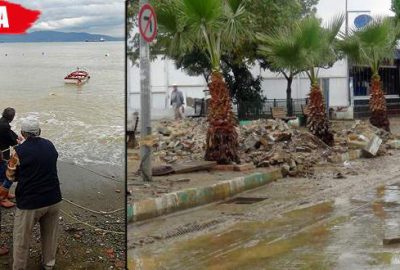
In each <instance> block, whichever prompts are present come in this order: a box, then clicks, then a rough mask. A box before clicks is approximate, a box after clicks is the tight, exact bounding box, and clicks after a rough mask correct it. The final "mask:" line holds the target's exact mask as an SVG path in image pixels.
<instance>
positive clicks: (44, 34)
mask: <svg viewBox="0 0 400 270" xmlns="http://www.w3.org/2000/svg"><path fill="white" fill-rule="evenodd" d="M123 40H125V38H123V37H112V36H107V35H98V34H89V33H84V32H59V31H34V32H31V33H27V34H23V35H0V42H1V43H19V42H85V41H86V42H99V41H123Z"/></svg>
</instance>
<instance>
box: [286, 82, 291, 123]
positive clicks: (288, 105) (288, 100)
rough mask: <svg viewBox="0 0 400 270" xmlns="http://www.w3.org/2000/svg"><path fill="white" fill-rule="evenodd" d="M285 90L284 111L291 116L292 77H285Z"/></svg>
mask: <svg viewBox="0 0 400 270" xmlns="http://www.w3.org/2000/svg"><path fill="white" fill-rule="evenodd" d="M286 80H287V88H286V109H287V113H288V115H289V116H293V103H292V82H293V76H290V77H287V78H286Z"/></svg>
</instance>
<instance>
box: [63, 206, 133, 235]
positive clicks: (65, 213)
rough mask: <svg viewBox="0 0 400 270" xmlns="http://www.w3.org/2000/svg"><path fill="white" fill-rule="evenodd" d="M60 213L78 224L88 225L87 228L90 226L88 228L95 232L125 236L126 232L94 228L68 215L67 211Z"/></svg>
mask: <svg viewBox="0 0 400 270" xmlns="http://www.w3.org/2000/svg"><path fill="white" fill-rule="evenodd" d="M60 212H61V213H63V214H64V215H66V216H67V217H69V218H71V219H73V220H75V221H76V222H78V223H81V224H83V225H86V226H88V227H90V228H92V229H94V230H96V231H102V232H105V233H112V234H118V235H125V232H120V231H113V230H106V229H102V228H99V227H97V226H94V225H92V224H89V223H87V222H84V221H81V220H79V219H77V218H76V217H74V216H72V215H70V214H68V213H67V212H65V211H64V210H62V209H60Z"/></svg>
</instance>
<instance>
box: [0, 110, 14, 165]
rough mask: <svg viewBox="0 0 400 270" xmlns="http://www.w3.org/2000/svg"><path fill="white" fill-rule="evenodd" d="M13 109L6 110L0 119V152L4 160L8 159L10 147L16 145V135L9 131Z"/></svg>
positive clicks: (12, 118)
mask: <svg viewBox="0 0 400 270" xmlns="http://www.w3.org/2000/svg"><path fill="white" fill-rule="evenodd" d="M14 117H15V109H13V108H6V109H4V111H3V114H2V117H1V118H0V151H4V152H3V157H4V159H6V160H8V159H9V158H10V151H9V150H7V149H9V148H10V146H14V145H16V144H17V143H18V135H17V134H15V132H14V131H12V130H11V126H10V123H11V122H12V121H13V120H14Z"/></svg>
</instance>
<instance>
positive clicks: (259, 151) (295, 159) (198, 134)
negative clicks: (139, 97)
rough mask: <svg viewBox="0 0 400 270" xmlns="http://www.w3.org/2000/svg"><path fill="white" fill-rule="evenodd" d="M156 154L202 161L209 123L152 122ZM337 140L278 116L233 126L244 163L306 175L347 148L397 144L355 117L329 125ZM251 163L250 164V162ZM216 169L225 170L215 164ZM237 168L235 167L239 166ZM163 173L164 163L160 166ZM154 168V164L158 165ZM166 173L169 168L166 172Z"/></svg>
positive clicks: (370, 151)
mask: <svg viewBox="0 0 400 270" xmlns="http://www.w3.org/2000/svg"><path fill="white" fill-rule="evenodd" d="M155 125H156V126H155V127H154V130H155V131H156V132H155V133H154V134H153V135H152V137H153V149H154V152H153V154H154V158H155V159H156V161H159V163H161V164H162V163H164V164H165V163H166V164H169V165H174V166H177V165H178V164H182V163H184V162H188V161H202V160H204V151H205V146H204V144H205V141H206V133H207V128H208V123H207V121H206V119H204V118H196V119H185V120H183V121H169V120H163V121H159V122H157V123H156V124H155ZM333 130H334V132H335V145H334V146H333V147H329V146H328V145H326V144H325V143H324V142H323V141H321V140H320V139H319V138H317V137H315V136H314V135H312V134H311V133H309V132H308V130H306V129H301V128H298V127H297V126H296V125H290V126H289V125H288V124H286V123H285V122H284V121H281V120H272V119H260V120H256V121H249V122H248V123H247V124H246V125H243V126H239V127H237V132H238V134H239V156H240V159H241V161H242V163H245V164H247V165H245V166H243V167H242V168H239V167H234V166H237V165H236V164H233V166H232V168H231V169H232V170H235V169H236V170H239V171H240V170H248V169H252V168H254V166H255V167H270V166H280V167H281V168H282V170H283V173H284V174H285V175H291V176H296V175H308V174H312V173H313V167H314V166H315V165H316V164H319V163H326V162H343V161H344V160H342V158H341V157H343V156H345V157H346V156H349V157H350V156H352V155H350V152H351V150H357V151H360V150H361V151H363V152H364V156H365V155H368V156H370V157H373V156H377V155H384V154H386V153H387V149H390V148H392V149H393V148H400V143H399V141H397V140H396V138H395V137H394V136H393V135H392V134H390V133H388V132H386V131H384V130H382V129H379V128H376V127H374V126H372V125H371V124H369V123H368V122H366V121H359V120H357V121H356V123H355V124H354V125H353V126H352V127H351V128H343V127H342V126H339V127H336V128H333ZM248 164H250V165H248ZM218 168H219V170H226V168H225V167H224V169H222V168H220V167H218ZM238 168H239V169H238ZM158 169H160V170H161V171H159V172H158V173H162V174H163V173H164V171H165V170H166V168H158ZM156 170H157V169H156ZM169 173H170V172H169Z"/></svg>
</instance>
